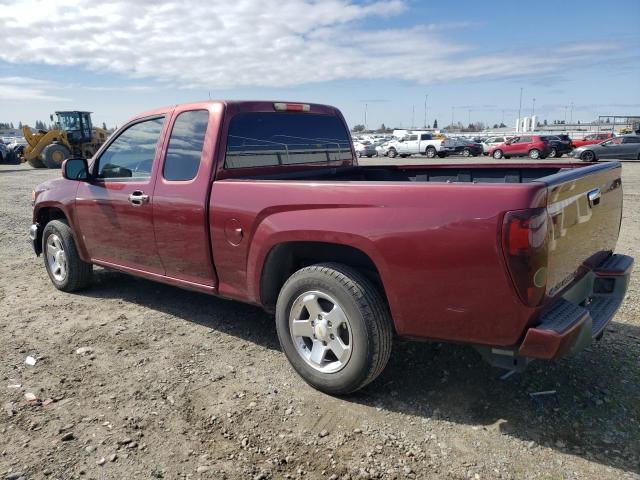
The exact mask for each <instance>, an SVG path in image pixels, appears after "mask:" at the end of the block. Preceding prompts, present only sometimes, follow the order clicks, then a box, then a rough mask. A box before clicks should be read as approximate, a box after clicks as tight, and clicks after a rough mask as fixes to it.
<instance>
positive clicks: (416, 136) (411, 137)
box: [407, 135, 418, 141]
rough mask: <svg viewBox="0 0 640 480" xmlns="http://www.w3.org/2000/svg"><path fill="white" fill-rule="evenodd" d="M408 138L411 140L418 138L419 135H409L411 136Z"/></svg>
mask: <svg viewBox="0 0 640 480" xmlns="http://www.w3.org/2000/svg"><path fill="white" fill-rule="evenodd" d="M407 140H409V141H412V140H418V135H409V138H408V139H407Z"/></svg>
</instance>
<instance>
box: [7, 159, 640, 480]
mask: <svg viewBox="0 0 640 480" xmlns="http://www.w3.org/2000/svg"><path fill="white" fill-rule="evenodd" d="M56 175H59V173H58V172H55V171H50V170H32V169H29V168H26V167H23V166H8V165H7V166H2V167H0V252H1V256H0V259H1V262H0V279H1V281H0V352H1V354H2V357H1V358H2V362H1V363H0V380H1V383H0V405H2V407H3V408H2V410H1V411H0V419H1V420H0V478H6V479H17V478H24V479H27V478H29V479H31V478H45V477H46V478H58V479H70V478H87V479H89V478H92V479H130V478H132V479H138V478H165V479H173V478H193V479H200V478H212V479H221V478H229V479H235V478H242V479H244V478H248V479H260V478H309V479H316V478H323V479H336V478H341V479H347V478H350V479H366V478H415V479H421V478H453V479H467V478H471V479H478V478H518V479H519V478H545V479H547V478H548V479H574V478H575V479H577V478H580V479H582V478H593V479H602V478H636V479H638V478H640V465H639V462H640V384H639V383H638V377H639V374H640V360H639V358H640V357H639V353H640V346H639V340H640V307H639V303H638V298H639V295H638V294H639V289H640V275H636V276H635V277H633V281H632V284H631V287H630V290H629V293H628V297H627V300H626V302H625V303H624V305H623V307H622V308H621V309H620V311H619V313H618V314H617V316H616V317H615V319H614V321H613V322H612V323H611V325H610V327H609V328H608V329H607V334H606V335H605V337H604V338H603V340H602V341H601V342H598V343H596V344H594V345H593V346H591V347H590V348H588V349H587V350H585V351H583V352H582V353H580V354H579V355H577V356H576V357H573V358H571V359H566V360H562V361H560V362H557V363H534V364H532V365H531V366H530V368H529V369H528V370H527V371H526V372H525V373H524V374H516V375H513V376H511V377H510V378H508V379H507V380H500V375H501V374H502V372H501V371H499V370H497V369H494V368H491V367H489V366H487V365H485V364H484V363H483V362H482V361H481V360H480V357H479V356H478V355H477V354H476V353H475V351H474V350H472V349H471V348H468V347H464V346H456V345H448V344H438V343H410V342H402V341H399V342H397V343H396V345H395V347H394V353H393V355H392V359H391V362H390V364H389V366H388V367H387V369H386V370H385V372H384V373H383V374H382V375H381V377H379V378H378V380H377V381H375V382H374V383H373V384H371V385H369V386H368V387H367V388H365V389H364V390H363V391H361V392H359V393H357V394H355V395H352V396H349V397H346V398H332V397H329V396H327V395H324V394H321V393H319V392H317V391H315V390H313V389H311V388H310V387H308V386H307V385H306V384H305V383H304V382H303V381H301V380H300V379H299V378H298V377H297V376H296V375H295V374H294V373H293V371H292V369H291V368H290V367H289V365H288V363H287V360H286V359H285V357H284V355H283V354H282V353H281V352H280V350H279V347H278V342H277V337H276V332H275V329H274V324H273V321H272V318H271V317H270V316H269V315H267V314H265V313H264V312H262V311H261V310H259V309H257V308H255V307H251V306H247V305H243V304H240V303H234V302H229V301H224V300H220V299H216V298H212V297H208V296H206V295H202V294H197V293H191V292H187V291H183V290H180V289H177V288H173V287H169V286H164V285H160V284H155V283H152V282H149V281H146V280H140V279H136V278H133V277H129V276H126V275H123V274H120V273H114V272H109V271H106V270H102V269H96V275H95V282H94V283H95V284H94V286H93V287H92V288H91V289H89V290H87V291H84V292H81V293H78V294H64V293H61V292H58V291H57V290H56V289H54V288H53V286H52V285H51V283H50V282H49V279H48V277H47V275H46V272H45V270H44V267H43V264H42V259H41V258H36V257H35V256H34V255H33V252H32V251H31V247H30V245H29V243H28V241H27V229H28V226H29V224H30V222H31V206H30V202H31V190H32V188H33V187H34V186H35V185H36V184H37V183H39V182H41V181H44V180H46V179H49V178H52V177H55V176H56ZM623 179H624V182H625V183H624V185H625V195H624V202H625V214H624V220H623V227H622V232H621V236H620V241H619V243H618V251H619V252H622V253H626V254H631V255H635V256H638V254H639V253H640V251H639V250H640V249H639V247H638V245H640V218H639V217H638V213H637V212H638V211H640V163H635V164H634V163H626V164H625V165H624V174H623ZM27 357H32V358H33V359H34V360H35V361H36V363H35V365H29V364H27V363H25V360H26V359H27ZM541 391H553V393H551V394H549V395H540V396H531V395H530V394H531V393H533V392H541ZM29 399H31V400H29Z"/></svg>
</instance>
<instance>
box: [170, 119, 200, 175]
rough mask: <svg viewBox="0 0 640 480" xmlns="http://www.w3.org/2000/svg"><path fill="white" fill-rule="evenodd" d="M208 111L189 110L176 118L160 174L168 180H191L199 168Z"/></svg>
mask: <svg viewBox="0 0 640 480" xmlns="http://www.w3.org/2000/svg"><path fill="white" fill-rule="evenodd" d="M208 123H209V112H208V111H207V110H190V111H187V112H182V113H180V114H179V115H178V117H177V118H176V121H175V122H174V124H173V129H172V130H171V136H170V137H169V146H168V147H167V155H166V158H165V160H164V168H163V171H162V176H163V177H164V179H165V180H169V181H188V180H193V179H194V178H195V177H196V175H197V174H198V169H199V168H200V158H201V157H202V147H203V146H204V137H205V134H206V133H207V125H208Z"/></svg>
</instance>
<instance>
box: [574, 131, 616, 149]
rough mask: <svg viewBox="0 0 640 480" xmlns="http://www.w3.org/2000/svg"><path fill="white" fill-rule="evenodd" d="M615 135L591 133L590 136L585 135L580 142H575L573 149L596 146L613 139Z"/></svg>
mask: <svg viewBox="0 0 640 480" xmlns="http://www.w3.org/2000/svg"><path fill="white" fill-rule="evenodd" d="M613 137H614V134H613V133H590V134H589V135H585V136H584V137H583V138H582V139H580V140H575V139H574V140H573V141H572V143H573V148H580V147H584V146H585V145H594V144H597V143H602V142H604V141H605V140H608V139H610V138H613Z"/></svg>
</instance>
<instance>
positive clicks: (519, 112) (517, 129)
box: [516, 87, 522, 132]
mask: <svg viewBox="0 0 640 480" xmlns="http://www.w3.org/2000/svg"><path fill="white" fill-rule="evenodd" d="M521 115H522V87H520V106H519V107H518V128H516V132H519V131H520V116H521Z"/></svg>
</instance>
